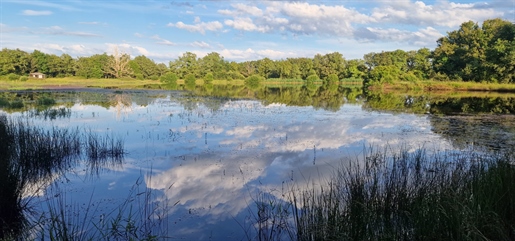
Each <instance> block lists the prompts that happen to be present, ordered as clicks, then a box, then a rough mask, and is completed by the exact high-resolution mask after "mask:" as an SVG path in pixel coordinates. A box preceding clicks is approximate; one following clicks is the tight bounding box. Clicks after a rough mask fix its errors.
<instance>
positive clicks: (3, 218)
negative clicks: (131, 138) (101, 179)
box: [0, 115, 124, 240]
mask: <svg viewBox="0 0 515 241" xmlns="http://www.w3.org/2000/svg"><path fill="white" fill-rule="evenodd" d="M88 143H95V146H94V147H93V148H91V147H89V146H86V145H85V143H84V138H83V135H82V134H81V132H80V131H79V129H61V128H56V127H53V128H50V129H43V128H40V127H36V126H33V125H32V124H30V123H29V122H28V121H27V120H23V119H22V118H19V119H10V118H7V117H6V116H4V115H0V183H2V185H0V240H2V239H9V238H12V237H16V236H21V239H23V238H24V235H27V233H26V232H25V231H26V230H29V229H30V226H31V224H30V223H29V222H30V221H33V220H31V214H33V209H32V206H31V200H32V199H33V197H35V195H37V194H36V193H37V192H38V188H42V186H44V183H48V182H51V180H52V178H53V177H54V176H60V175H64V174H65V173H66V172H67V171H68V170H70V169H72V168H73V167H75V166H77V165H78V164H79V162H80V161H81V160H85V161H86V163H88V165H90V166H91V167H98V165H100V164H103V163H105V162H107V160H108V159H109V160H115V161H116V162H120V160H121V158H123V154H124V150H123V143H122V141H121V140H116V139H115V138H113V137H105V138H104V139H102V138H101V137H98V136H94V135H92V134H90V135H89V137H88ZM84 152H86V153H87V155H86V157H85V158H84V154H83V153H84ZM90 153H95V156H94V157H92V156H91V154H90ZM88 160H91V161H90V162H88ZM99 160H100V161H99ZM93 169H94V168H93ZM38 184H39V185H40V186H39V187H38ZM29 188H31V189H32V192H33V193H28V192H27V190H28V189H29ZM56 214H58V213H56Z"/></svg>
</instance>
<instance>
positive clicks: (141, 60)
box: [131, 55, 161, 79]
mask: <svg viewBox="0 0 515 241" xmlns="http://www.w3.org/2000/svg"><path fill="white" fill-rule="evenodd" d="M131 62H132V64H131V68H132V69H133V70H134V74H136V72H139V73H140V74H142V75H143V78H144V79H152V77H153V76H160V75H161V74H160V70H159V68H158V66H157V64H156V63H155V62H154V61H153V60H151V59H149V58H147V57H146V56H145V55H140V56H136V57H135V58H134V59H133V60H131ZM136 66H137V67H136ZM135 69H136V70H135Z"/></svg>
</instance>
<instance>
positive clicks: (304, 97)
mask: <svg viewBox="0 0 515 241" xmlns="http://www.w3.org/2000/svg"><path fill="white" fill-rule="evenodd" d="M188 88H190V89H191V91H189V92H180V91H129V92H125V91H124V92H112V91H106V90H99V91H91V90H89V91H85V92H82V91H75V92H69V93H62V92H61V93H55V95H53V94H52V93H49V92H45V93H38V92H30V93H29V94H27V96H25V95H24V94H18V95H17V96H18V98H13V99H9V100H8V102H9V103H10V102H12V101H21V102H22V103H23V105H24V109H21V110H20V111H22V112H13V111H12V109H8V108H7V107H4V109H3V110H4V112H9V113H11V114H10V115H11V116H17V115H27V116H31V115H30V114H28V113H32V112H33V111H34V109H31V108H37V106H35V105H34V103H35V102H34V99H39V98H41V97H40V96H43V95H44V96H45V98H52V99H54V100H55V103H53V104H49V105H47V106H46V107H45V108H47V109H56V110H59V109H60V108H63V109H64V110H66V112H67V113H68V112H69V113H71V114H66V115H64V117H62V118H59V117H56V118H34V119H33V120H32V122H33V123H34V124H35V125H38V126H53V125H56V126H65V127H71V128H75V127H77V128H80V129H86V130H89V131H91V132H92V133H104V134H108V135H110V136H115V137H121V138H123V140H124V142H125V148H126V149H127V151H128V153H129V154H128V157H127V158H126V164H125V165H124V167H123V168H120V167H117V166H113V167H108V168H111V169H112V170H113V171H112V172H110V173H100V178H99V179H96V180H86V179H85V178H83V176H84V175H85V173H86V172H87V171H88V170H89V169H88V167H87V166H85V165H81V166H80V167H76V168H74V170H73V171H70V173H69V177H70V178H69V180H70V181H69V182H68V183H67V184H65V188H64V189H65V190H67V192H70V193H73V195H74V196H75V197H76V198H77V199H78V200H85V199H88V198H89V197H90V196H88V195H91V193H92V189H95V198H97V199H99V200H115V201H113V203H112V204H111V203H110V204H109V205H108V206H109V208H116V203H117V202H118V201H123V199H124V198H125V197H126V191H127V189H128V188H130V187H131V186H132V185H134V182H136V180H138V178H139V177H141V176H142V175H143V176H144V183H142V184H141V185H144V186H145V188H151V189H152V190H153V191H154V192H156V195H155V196H154V197H153V199H152V202H155V203H166V205H167V206H169V207H171V208H170V209H169V212H168V215H169V216H168V219H169V220H170V222H169V226H168V227H167V229H168V230H169V231H170V235H171V236H173V237H174V238H185V239H197V240H205V239H209V238H210V239H212V240H227V239H242V238H244V237H245V231H244V230H243V228H242V229H240V228H238V227H239V225H240V224H243V226H245V225H247V224H246V223H245V220H248V216H249V209H251V208H253V207H254V206H253V205H254V203H253V202H254V200H253V196H252V195H253V194H255V193H260V192H263V193H271V195H275V196H276V197H277V198H279V199H282V198H284V197H283V196H282V194H284V192H285V189H287V188H288V185H290V184H293V183H295V185H297V186H299V187H303V186H308V185H309V184H310V183H312V182H313V181H314V180H324V179H325V178H327V176H328V175H330V174H331V173H332V172H333V171H334V168H335V167H338V166H340V165H342V160H347V158H351V159H352V158H359V157H360V156H361V154H362V153H361V152H362V151H363V148H364V147H368V146H374V147H375V148H392V149H396V148H398V147H399V146H404V147H405V148H407V149H409V150H415V149H417V148H420V147H425V148H427V149H429V150H450V149H461V148H468V147H469V146H470V144H471V143H473V144H474V145H478V146H492V145H498V146H493V147H495V148H503V146H505V145H513V144H514V143H513V142H512V140H513V139H514V138H513V133H515V130H514V128H513V126H511V125H510V124H508V123H512V122H513V121H512V120H511V119H510V118H509V117H507V116H503V118H501V119H499V118H498V116H493V117H492V116H491V115H479V116H473V118H470V117H471V116H468V117H467V116H461V117H460V116H451V115H446V114H449V113H456V112H458V113H461V114H463V113H464V110H469V111H470V110H474V112H465V113H468V114H470V113H477V112H481V113H490V112H492V111H493V112H494V113H507V112H510V111H511V109H510V108H511V107H509V106H510V105H511V103H512V102H510V101H511V99H507V102H506V103H504V104H503V101H502V100H503V99H502V98H504V97H502V96H498V97H495V98H500V99H495V100H489V101H487V102H480V101H477V100H476V102H474V103H476V104H470V105H469V107H468V108H463V106H465V104H464V103H465V102H466V101H468V100H469V99H468V98H458V99H455V100H451V98H449V97H445V98H446V99H444V97H442V96H436V97H435V96H425V95H415V94H400V95H399V94H397V95H395V94H381V93H379V94H374V93H369V94H368V97H367V98H366V99H365V97H364V95H363V94H362V92H361V89H359V88H344V87H342V86H338V85H325V86H324V85H321V86H316V85H306V86H287V87H284V86H283V87H281V86H277V87H270V86H266V85H261V86H259V88H254V89H249V88H247V87H245V86H244V85H240V86H238V85H225V86H221V85H203V86H190V87H188ZM5 95H6V96H11V93H6V94H5ZM6 98H7V97H6ZM9 98H11V97H9ZM509 98H511V97H509ZM481 103H491V104H481ZM492 103H493V104H492ZM449 106H450V107H449ZM478 106H484V109H481V111H479V110H480V109H479V108H478ZM503 106H504V107H503ZM451 107H452V108H451ZM458 107H461V110H460V111H456V109H457V108H458ZM487 107H488V108H490V112H488V110H487V109H488V108H487ZM448 110H451V111H448ZM499 110H500V111H499ZM510 113H511V112H510ZM33 116H34V117H36V116H37V115H33ZM494 120H495V121H494ZM478 130H479V131H478ZM501 144H502V145H501ZM93 171H94V169H93ZM93 187H94V188H93ZM95 204H98V205H101V204H104V205H105V203H102V201H98V202H95ZM166 205H165V206H166ZM238 220H239V221H238ZM238 222H241V223H238Z"/></svg>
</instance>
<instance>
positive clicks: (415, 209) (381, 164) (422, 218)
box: [254, 150, 515, 240]
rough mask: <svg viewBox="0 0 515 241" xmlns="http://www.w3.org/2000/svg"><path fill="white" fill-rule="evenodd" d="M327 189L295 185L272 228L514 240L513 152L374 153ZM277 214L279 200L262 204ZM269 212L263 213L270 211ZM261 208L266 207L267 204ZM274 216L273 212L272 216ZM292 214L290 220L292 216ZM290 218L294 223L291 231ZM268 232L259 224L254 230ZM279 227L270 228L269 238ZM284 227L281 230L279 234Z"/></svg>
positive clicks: (310, 236) (304, 234) (354, 236)
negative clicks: (258, 228)
mask: <svg viewBox="0 0 515 241" xmlns="http://www.w3.org/2000/svg"><path fill="white" fill-rule="evenodd" d="M363 159H364V161H358V160H353V161H352V160H351V161H350V164H349V165H343V164H342V166H341V167H339V168H338V169H337V171H336V172H335V174H334V175H333V176H332V178H330V179H329V180H328V181H326V182H325V183H322V185H313V186H309V187H298V186H293V187H292V188H291V192H290V193H289V194H287V196H288V198H287V199H286V201H285V203H283V204H281V206H282V207H291V208H290V209H289V210H287V211H285V212H279V213H275V214H274V213H271V214H269V215H268V216H267V220H268V223H270V224H275V225H276V226H275V227H273V228H274V229H275V233H278V232H280V231H282V232H283V233H294V235H293V236H292V237H290V238H288V236H283V238H286V239H291V240H513V238H514V237H515V236H514V235H515V166H514V165H513V161H514V156H513V154H512V153H511V152H508V154H478V153H475V152H468V153H451V152H444V153H439V154H432V155H428V154H427V153H426V151H425V150H418V151H415V152H407V151H397V152H393V153H392V152H390V151H383V152H374V151H369V152H367V153H366V155H365V156H364V158H363ZM256 204H257V205H258V207H259V208H258V209H257V210H258V211H257V212H258V213H257V214H256V215H255V216H257V217H259V216H260V215H261V213H264V211H262V210H275V209H276V207H278V206H279V205H278V204H277V201H276V199H274V198H268V201H267V200H264V201H263V200H257V201H256ZM263 204H264V205H265V206H267V207H262V205H263ZM260 205H261V206H260ZM269 213H270V212H269ZM284 213H287V214H288V215H289V216H288V217H284ZM283 220H293V221H290V222H288V223H287V224H286V225H285V224H284V222H283ZM254 226H257V227H261V226H260V225H259V222H258V223H257V224H256V225H254ZM271 229H272V228H271V227H270V226H264V227H263V230H262V232H265V233H266V232H267V231H268V233H270V232H269V230H271ZM278 229H281V230H278Z"/></svg>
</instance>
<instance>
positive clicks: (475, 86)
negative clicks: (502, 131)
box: [369, 80, 515, 92]
mask: <svg viewBox="0 0 515 241" xmlns="http://www.w3.org/2000/svg"><path fill="white" fill-rule="evenodd" d="M369 89H372V90H379V89H382V90H415V91H497V92H515V84H498V83H478V82H463V81H432V80H426V81H415V82H407V81H398V82H394V83H385V84H374V85H372V86H369Z"/></svg>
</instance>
